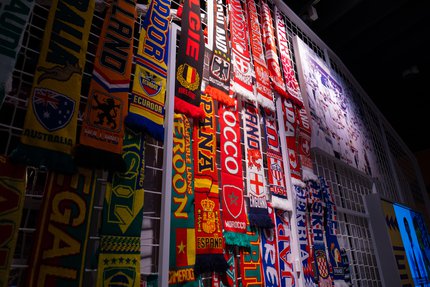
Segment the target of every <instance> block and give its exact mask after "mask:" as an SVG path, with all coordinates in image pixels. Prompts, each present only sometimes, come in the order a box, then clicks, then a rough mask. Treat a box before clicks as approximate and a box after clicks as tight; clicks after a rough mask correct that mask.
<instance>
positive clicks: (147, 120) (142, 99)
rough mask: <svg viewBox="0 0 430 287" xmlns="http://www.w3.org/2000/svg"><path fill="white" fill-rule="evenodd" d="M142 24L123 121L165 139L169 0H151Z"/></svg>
mask: <svg viewBox="0 0 430 287" xmlns="http://www.w3.org/2000/svg"><path fill="white" fill-rule="evenodd" d="M150 2H151V4H150V6H149V8H148V12H147V13H146V16H145V19H144V20H143V22H142V24H141V27H140V28H141V32H140V36H139V45H138V48H137V52H136V54H135V62H136V69H135V73H134V75H135V76H134V79H133V87H132V96H131V98H130V107H129V111H128V115H127V118H126V119H125V121H126V124H127V125H130V126H133V127H135V128H136V129H139V130H140V129H145V131H146V132H148V133H149V135H151V136H152V137H153V138H155V139H156V140H160V141H163V139H164V127H163V124H164V112H165V111H164V101H165V93H166V86H167V58H168V52H167V50H168V49H167V48H168V31H169V18H168V17H169V15H170V0H153V1H150Z"/></svg>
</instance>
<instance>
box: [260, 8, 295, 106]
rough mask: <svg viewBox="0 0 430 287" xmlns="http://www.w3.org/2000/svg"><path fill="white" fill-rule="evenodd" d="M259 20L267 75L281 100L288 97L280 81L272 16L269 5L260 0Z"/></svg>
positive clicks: (282, 82)
mask: <svg viewBox="0 0 430 287" xmlns="http://www.w3.org/2000/svg"><path fill="white" fill-rule="evenodd" d="M260 7H261V18H262V28H263V43H264V48H265V49H266V60H267V66H268V67H269V75H270V79H271V80H272V87H273V89H274V90H275V91H276V93H278V94H279V95H280V96H282V97H283V98H286V97H287V96H288V94H287V92H286V91H285V83H284V80H283V79H282V74H281V67H280V66H279V58H278V53H277V51H276V41H275V31H274V28H273V24H272V23H273V20H272V15H271V14H270V8H269V5H267V3H266V1H265V0H260Z"/></svg>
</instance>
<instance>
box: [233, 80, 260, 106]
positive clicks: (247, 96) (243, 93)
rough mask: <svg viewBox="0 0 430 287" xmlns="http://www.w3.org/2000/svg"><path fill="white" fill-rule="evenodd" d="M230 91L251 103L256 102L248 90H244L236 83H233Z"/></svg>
mask: <svg viewBox="0 0 430 287" xmlns="http://www.w3.org/2000/svg"><path fill="white" fill-rule="evenodd" d="M232 90H233V91H234V92H235V93H236V94H238V95H239V96H241V97H243V98H245V99H247V100H249V101H251V102H254V103H255V102H256V98H255V96H254V93H253V92H251V91H250V90H247V89H245V88H244V87H242V86H241V85H240V84H238V83H235V82H234V83H233V86H232Z"/></svg>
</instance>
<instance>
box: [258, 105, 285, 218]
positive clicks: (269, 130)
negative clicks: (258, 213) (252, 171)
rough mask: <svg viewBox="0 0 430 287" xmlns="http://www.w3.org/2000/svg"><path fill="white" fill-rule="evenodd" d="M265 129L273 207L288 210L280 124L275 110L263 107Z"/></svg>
mask: <svg viewBox="0 0 430 287" xmlns="http://www.w3.org/2000/svg"><path fill="white" fill-rule="evenodd" d="M262 113H263V122H264V129H265V131H266V145H267V154H266V157H267V169H268V179H269V191H270V194H271V202H272V205H273V208H276V209H281V210H286V209H287V204H288V196H287V188H286V184H285V179H284V174H285V173H284V163H283V160H282V150H281V143H280V141H279V136H278V124H277V119H276V114H275V112H273V111H271V110H268V109H262Z"/></svg>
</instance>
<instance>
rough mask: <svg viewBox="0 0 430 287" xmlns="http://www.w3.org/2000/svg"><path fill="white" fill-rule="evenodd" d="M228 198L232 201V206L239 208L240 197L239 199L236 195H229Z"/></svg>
mask: <svg viewBox="0 0 430 287" xmlns="http://www.w3.org/2000/svg"><path fill="white" fill-rule="evenodd" d="M228 198H229V199H230V203H231V204H232V205H236V206H237V199H238V198H239V197H237V196H236V195H235V194H234V193H230V194H229V195H228Z"/></svg>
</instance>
